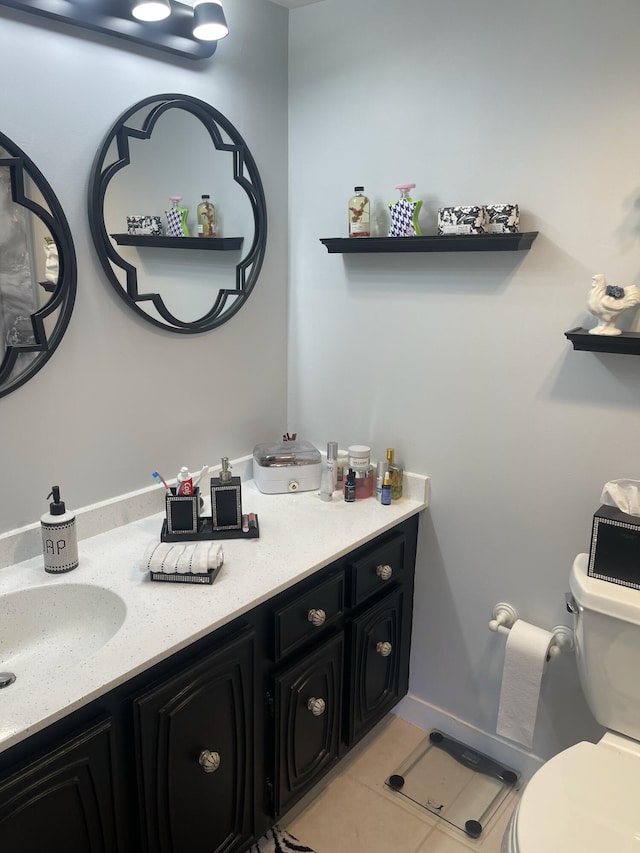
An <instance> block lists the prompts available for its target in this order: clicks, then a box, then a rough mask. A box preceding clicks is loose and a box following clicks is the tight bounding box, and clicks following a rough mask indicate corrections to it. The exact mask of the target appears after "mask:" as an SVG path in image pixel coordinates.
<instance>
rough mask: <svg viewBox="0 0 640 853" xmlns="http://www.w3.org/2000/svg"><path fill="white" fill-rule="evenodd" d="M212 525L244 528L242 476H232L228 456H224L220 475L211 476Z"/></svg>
mask: <svg viewBox="0 0 640 853" xmlns="http://www.w3.org/2000/svg"><path fill="white" fill-rule="evenodd" d="M211 526H212V527H213V529H214V530H240V529H241V528H242V485H241V482H240V477H232V476H231V465H229V459H228V457H227V456H223V457H222V470H221V471H220V476H219V477H212V478H211Z"/></svg>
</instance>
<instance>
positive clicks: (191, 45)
mask: <svg viewBox="0 0 640 853" xmlns="http://www.w3.org/2000/svg"><path fill="white" fill-rule="evenodd" d="M5 6H8V7H10V8H11V9H18V10H19V11H20V13H21V14H24V15H25V20H26V21H29V22H33V16H34V15H35V16H37V17H39V18H41V19H42V18H43V17H44V18H49V19H54V20H56V21H64V22H65V23H67V24H72V25H73V26H76V27H82V28H84V29H87V30H93V31H95V32H99V33H107V34H108V35H110V36H115V37H117V38H119V39H126V40H127V41H129V42H136V43H138V44H143V45H146V46H147V47H153V48H156V49H158V50H163V51H167V52H169V53H173V54H176V55H178V56H182V57H186V58H187V59H205V58H208V57H210V56H213V54H214V53H215V50H216V47H217V44H218V40H219V39H222V38H224V37H225V36H226V35H227V34H228V32H229V30H228V28H227V22H226V20H225V16H224V11H223V9H222V4H221V0H183V2H179V0H91V2H87V0H64V2H62V0H37V2H33V0H0V15H1V14H2V8H3V7H5ZM194 7H195V8H194Z"/></svg>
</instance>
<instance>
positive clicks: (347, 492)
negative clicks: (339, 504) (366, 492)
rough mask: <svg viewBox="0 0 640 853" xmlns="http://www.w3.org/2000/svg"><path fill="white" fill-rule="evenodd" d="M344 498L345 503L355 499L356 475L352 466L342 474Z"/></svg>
mask: <svg viewBox="0 0 640 853" xmlns="http://www.w3.org/2000/svg"><path fill="white" fill-rule="evenodd" d="M344 499H345V501H347V503H353V502H354V501H355V499H356V475H355V472H354V470H353V468H349V471H348V472H347V473H346V474H345V475H344Z"/></svg>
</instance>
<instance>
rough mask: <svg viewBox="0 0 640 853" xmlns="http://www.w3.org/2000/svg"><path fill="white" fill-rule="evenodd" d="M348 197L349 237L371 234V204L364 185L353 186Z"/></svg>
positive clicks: (368, 235)
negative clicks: (351, 193)
mask: <svg viewBox="0 0 640 853" xmlns="http://www.w3.org/2000/svg"><path fill="white" fill-rule="evenodd" d="M353 192H354V193H355V195H353V196H352V197H351V198H350V199H349V211H348V213H349V237H370V236H371V204H370V202H369V199H368V198H367V196H366V195H365V194H364V187H354V188H353Z"/></svg>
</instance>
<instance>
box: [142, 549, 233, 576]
mask: <svg viewBox="0 0 640 853" xmlns="http://www.w3.org/2000/svg"><path fill="white" fill-rule="evenodd" d="M223 563H224V552H223V550H222V545H218V547H217V548H216V546H215V545H213V544H212V543H211V542H198V543H197V544H189V545H184V544H182V543H177V544H176V543H171V542H159V543H158V542H152V543H150V544H149V546H148V547H147V549H146V550H145V552H144V556H143V558H142V560H141V562H140V570H141V571H143V572H162V573H163V574H176V572H177V573H178V574H193V575H204V574H206V573H207V572H208V571H209V570H210V569H215V568H218V567H219V566H221V565H222V564H223Z"/></svg>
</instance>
